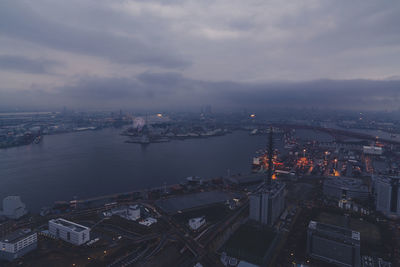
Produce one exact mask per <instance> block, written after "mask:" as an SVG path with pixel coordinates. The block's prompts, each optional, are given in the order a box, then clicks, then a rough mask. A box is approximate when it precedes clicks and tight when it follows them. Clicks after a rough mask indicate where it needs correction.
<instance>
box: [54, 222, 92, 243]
mask: <svg viewBox="0 0 400 267" xmlns="http://www.w3.org/2000/svg"><path fill="white" fill-rule="evenodd" d="M49 233H50V234H51V235H53V236H55V237H56V238H59V239H62V240H64V241H67V242H69V243H71V244H74V245H78V246H79V245H82V244H84V243H86V242H87V241H89V240H90V228H88V227H86V226H83V225H80V224H77V223H74V222H70V221H67V220H64V219H61V218H58V219H52V220H50V221H49Z"/></svg>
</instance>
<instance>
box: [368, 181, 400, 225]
mask: <svg viewBox="0 0 400 267" xmlns="http://www.w3.org/2000/svg"><path fill="white" fill-rule="evenodd" d="M374 194H375V204H376V210H377V211H380V212H382V213H383V214H385V215H386V216H396V217H398V216H400V177H389V176H376V177H374Z"/></svg>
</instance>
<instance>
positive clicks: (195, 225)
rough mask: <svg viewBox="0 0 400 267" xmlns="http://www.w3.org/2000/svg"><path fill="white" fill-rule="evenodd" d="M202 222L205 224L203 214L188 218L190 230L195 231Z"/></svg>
mask: <svg viewBox="0 0 400 267" xmlns="http://www.w3.org/2000/svg"><path fill="white" fill-rule="evenodd" d="M204 224H206V218H205V217H204V216H203V217H197V218H192V219H189V226H190V228H191V229H192V230H195V231H196V230H197V229H199V228H200V227H202V226H203V225H204Z"/></svg>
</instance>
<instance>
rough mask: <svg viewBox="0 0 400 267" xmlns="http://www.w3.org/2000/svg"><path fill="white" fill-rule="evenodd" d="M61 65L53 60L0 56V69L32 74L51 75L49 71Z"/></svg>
mask: <svg viewBox="0 0 400 267" xmlns="http://www.w3.org/2000/svg"><path fill="white" fill-rule="evenodd" d="M59 65H61V64H60V63H59V62H57V61H54V60H46V59H41V58H36V59H31V58H26V57H23V56H15V55H0V69H2V70H6V71H18V72H26V73H34V74H46V73H51V69H52V68H53V67H55V66H59Z"/></svg>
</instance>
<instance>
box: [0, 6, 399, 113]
mask: <svg viewBox="0 0 400 267" xmlns="http://www.w3.org/2000/svg"><path fill="white" fill-rule="evenodd" d="M399 12H400V2H399V1H396V0H389V1H373V0H363V1H361V0H357V1H350V2H349V1H344V0H338V1H328V0H319V1H317V0H300V1H282V0H269V1H258V0H251V1H239V0H233V1H232V0H230V1H228V0H220V1H212V0H207V1H191V0H171V1H157V0H148V1H143V0H136V1H135V0H118V1H108V0H85V1H81V0H71V1H54V0H38V1H34V2H32V1H24V0H20V1H13V0H5V1H1V2H0V79H1V81H2V83H1V84H0V96H1V97H0V107H20V108H23V107H28V106H30V107H35V108H40V107H42V108H43V109H46V108H56V107H57V106H58V105H59V106H63V105H67V106H71V107H79V108H85V107H90V108H103V107H107V108H119V107H140V108H146V107H147V108H149V109H151V108H173V107H190V106H193V105H201V104H204V103H212V104H213V105H215V106H220V107H226V108H228V107H229V108H232V107H245V106H253V107H256V108H262V107H265V106H266V105H278V106H321V107H323V106H325V107H338V108H364V109H371V108H372V109H380V108H398V107H399V104H397V103H399V101H398V100H399V95H398V93H397V92H398V91H399V90H400V87H399V82H398V81H397V80H399V79H398V77H399V75H400V73H399V72H400V56H399V55H400V28H399V27H398V25H400V16H398V14H399ZM200 102H201V103H200Z"/></svg>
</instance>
